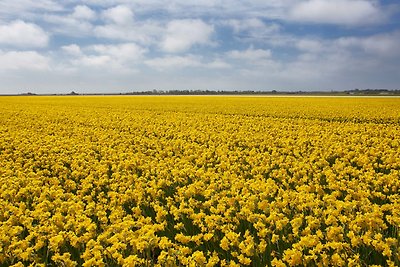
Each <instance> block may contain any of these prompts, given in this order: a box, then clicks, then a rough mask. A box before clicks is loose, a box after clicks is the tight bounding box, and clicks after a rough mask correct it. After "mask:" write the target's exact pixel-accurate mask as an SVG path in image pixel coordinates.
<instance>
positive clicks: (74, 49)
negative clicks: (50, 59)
mask: <svg viewBox="0 0 400 267" xmlns="http://www.w3.org/2000/svg"><path fill="white" fill-rule="evenodd" d="M61 49H62V50H63V51H64V52H66V53H67V54H69V55H72V56H80V55H82V50H81V48H80V47H79V46H78V45H77V44H71V45H64V46H62V47H61Z"/></svg>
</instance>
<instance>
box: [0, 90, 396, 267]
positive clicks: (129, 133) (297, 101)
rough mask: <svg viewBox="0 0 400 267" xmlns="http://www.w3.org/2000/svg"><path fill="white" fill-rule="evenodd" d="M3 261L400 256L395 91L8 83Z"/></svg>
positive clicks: (1, 129) (286, 260) (2, 113)
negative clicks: (138, 91)
mask: <svg viewBox="0 0 400 267" xmlns="http://www.w3.org/2000/svg"><path fill="white" fill-rule="evenodd" d="M0 187H1V188H0V189H1V190H0V266H10V265H12V266H28V265H32V266H135V265H136V266H246V265H247V266H271V265H272V266H303V265H307V266H328V265H329V266H332V265H333V266H366V265H376V266H378V265H381V266H399V265H400V243H399V242H400V230H399V226H400V195H399V192H400V98H337V97H336V98H318V97H315V98H314V97H307V98H306V97H293V98H290V97H283V98H280V97H208V96H203V97H193V96H190V97H189V96H182V97H172V96H164V97H157V96H152V97H146V96H143V97H136V96H135V97H130V96H119V97H117V96H115V97H111V96H108V97H105V96H104V97H103V96H98V97H89V96H86V97H85V96H79V97H78V96H77V97H1V98H0Z"/></svg>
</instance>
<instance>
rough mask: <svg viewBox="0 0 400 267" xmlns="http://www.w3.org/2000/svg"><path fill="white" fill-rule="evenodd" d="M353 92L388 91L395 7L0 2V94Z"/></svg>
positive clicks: (395, 82) (152, 0) (397, 34)
mask: <svg viewBox="0 0 400 267" xmlns="http://www.w3.org/2000/svg"><path fill="white" fill-rule="evenodd" d="M354 88H389V89H398V88H400V3H399V2H398V1H395V0H393V1H386V0H385V1H384V0H240V1H238V0H214V1H213V0H203V1H190V0H169V1H161V0H131V1H128V0H86V1H85V0H63V1H53V0H34V1H31V0H18V1H16V0H1V1H0V94H9V93H24V92H34V93H68V92H70V91H72V90H74V91H76V92H79V93H91V92H100V93H104V92H129V91H141V90H153V89H158V90H172V89H189V90H197V89H210V90H280V91H289V90H346V89H354Z"/></svg>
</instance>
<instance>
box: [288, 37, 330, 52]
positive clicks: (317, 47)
mask: <svg viewBox="0 0 400 267" xmlns="http://www.w3.org/2000/svg"><path fill="white" fill-rule="evenodd" d="M295 46H296V47H297V48H298V49H300V50H302V51H306V52H312V53H317V52H320V51H322V50H323V49H324V44H323V43H322V42H321V41H319V40H315V39H300V40H298V41H297V42H295Z"/></svg>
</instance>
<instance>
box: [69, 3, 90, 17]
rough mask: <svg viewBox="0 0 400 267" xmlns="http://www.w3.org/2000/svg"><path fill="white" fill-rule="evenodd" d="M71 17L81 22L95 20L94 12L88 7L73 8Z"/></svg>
mask: <svg viewBox="0 0 400 267" xmlns="http://www.w3.org/2000/svg"><path fill="white" fill-rule="evenodd" d="M71 17H73V18H76V19H83V20H93V19H95V18H96V12H94V11H93V10H92V9H91V8H90V7H88V6H84V5H79V6H76V7H75V8H74V12H73V13H72V14H71Z"/></svg>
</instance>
